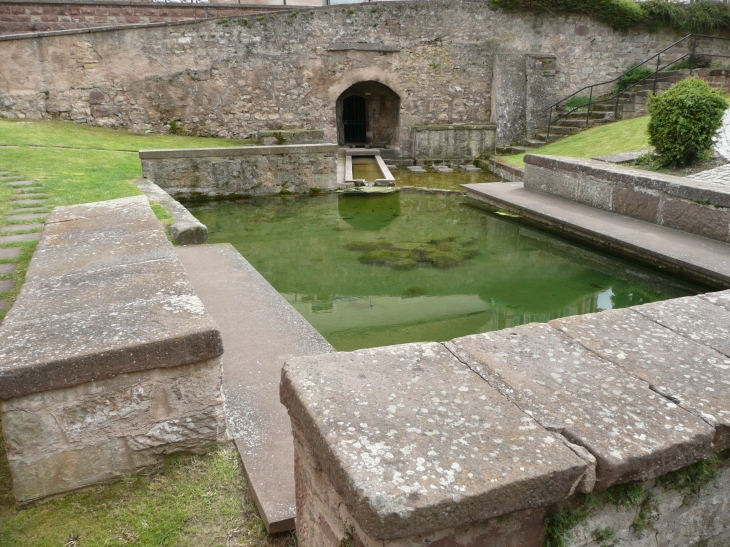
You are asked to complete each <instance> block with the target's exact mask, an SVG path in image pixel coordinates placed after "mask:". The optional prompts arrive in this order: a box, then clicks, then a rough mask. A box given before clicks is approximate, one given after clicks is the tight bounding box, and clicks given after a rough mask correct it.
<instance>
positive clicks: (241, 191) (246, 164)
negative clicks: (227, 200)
mask: <svg viewBox="0 0 730 547" xmlns="http://www.w3.org/2000/svg"><path fill="white" fill-rule="evenodd" d="M337 151H338V148H337V145H334V144H302V145H280V146H247V147H244V148H199V149H185V150H142V151H140V153H139V157H140V159H141V160H142V172H143V173H144V176H145V177H146V178H148V179H150V180H153V181H154V182H155V183H156V184H158V185H159V186H160V187H161V188H163V189H165V190H166V191H167V192H168V193H169V194H170V195H172V196H174V197H177V198H188V199H189V198H195V197H201V196H208V197H221V196H264V195H272V194H278V193H280V192H282V191H284V192H291V193H296V194H303V193H309V192H310V191H312V190H314V189H317V190H318V191H323V192H324V191H331V190H335V189H337V182H338V181H337Z"/></svg>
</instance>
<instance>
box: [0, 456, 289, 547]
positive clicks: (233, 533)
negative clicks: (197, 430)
mask: <svg viewBox="0 0 730 547" xmlns="http://www.w3.org/2000/svg"><path fill="white" fill-rule="evenodd" d="M0 444H1V443H0ZM11 485H12V483H11V478H10V473H9V469H8V465H7V459H6V458H5V453H4V450H2V448H0V545H8V546H10V545H13V546H14V547H26V546H33V547H46V546H48V547H60V546H78V547H81V546H97V545H99V546H101V545H104V546H107V545H108V546H117V545H135V546H171V545H175V546H187V545H190V546H199V545H205V546H228V545H241V546H250V547H285V546H290V545H296V540H295V538H294V537H293V536H292V535H291V534H279V535H277V536H271V537H270V536H268V535H267V534H266V527H265V526H264V523H263V521H262V520H261V519H260V518H259V516H258V514H257V512H256V507H255V505H254V502H253V499H252V497H251V494H250V492H249V491H248V489H247V487H246V485H245V482H244V480H243V470H242V466H241V462H240V459H239V457H238V453H237V452H236V449H235V448H233V447H232V446H225V447H219V448H215V449H212V450H211V451H210V452H208V453H207V454H204V455H202V456H189V455H176V456H168V457H167V458H166V460H165V463H164V465H163V466H162V468H161V469H156V470H154V471H147V472H144V473H140V474H138V475H133V476H129V477H125V478H124V479H122V480H120V481H118V482H116V483H114V484H109V485H104V486H96V487H92V488H89V489H87V490H84V491H80V492H75V493H72V494H69V495H67V496H65V497H62V498H58V499H55V500H50V501H47V502H44V503H39V504H36V505H34V506H32V507H30V508H27V509H22V510H18V509H16V508H15V505H14V502H13V494H12V488H11Z"/></svg>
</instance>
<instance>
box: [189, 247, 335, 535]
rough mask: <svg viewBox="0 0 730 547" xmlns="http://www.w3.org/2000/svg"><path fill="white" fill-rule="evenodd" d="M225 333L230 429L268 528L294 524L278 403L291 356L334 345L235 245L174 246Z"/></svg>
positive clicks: (286, 427)
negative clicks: (286, 363)
mask: <svg viewBox="0 0 730 547" xmlns="http://www.w3.org/2000/svg"><path fill="white" fill-rule="evenodd" d="M175 250H176V251H177V254H178V256H179V257H180V260H181V261H182V263H183V266H184V267H185V269H186V270H187V273H188V275H189V276H190V282H191V283H192V285H193V288H194V289H195V292H196V293H197V295H198V296H199V298H200V299H201V300H202V302H203V304H204V305H205V309H206V310H207V311H208V313H210V314H211V316H213V319H215V322H216V323H217V324H218V327H219V329H220V332H221V335H222V337H223V348H224V351H225V353H224V355H223V391H224V393H225V396H226V413H227V417H228V427H229V431H230V433H231V435H232V436H233V439H234V442H235V443H236V447H237V448H238V451H239V453H240V454H241V460H242V461H243V466H244V468H245V470H246V477H247V479H248V481H249V483H250V485H251V490H252V492H253V494H254V499H255V501H256V505H257V506H258V509H259V512H260V514H261V518H262V519H263V520H264V523H265V524H266V529H267V530H268V532H269V533H276V532H284V531H287V530H293V529H294V518H295V515H296V500H295V495H294V446H293V439H292V434H291V423H290V421H289V415H288V414H287V411H286V409H285V408H284V406H283V405H281V403H280V402H279V381H280V379H281V367H282V365H283V364H284V360H285V358H286V357H287V356H294V355H297V356H299V355H302V356H305V355H318V354H323V353H329V352H333V351H334V348H333V347H332V346H331V345H330V344H329V343H328V342H327V341H326V340H325V339H324V338H323V337H322V335H321V334H319V333H318V332H317V331H316V330H315V329H314V327H312V326H311V325H310V324H309V323H308V322H307V321H306V320H305V319H304V318H303V317H302V316H301V315H300V314H299V312H297V311H296V310H295V309H294V308H293V307H292V306H291V305H290V304H289V303H288V302H287V301H286V300H285V299H284V297H282V296H281V295H280V294H279V293H278V292H277V291H276V290H275V289H274V288H273V287H272V286H271V285H270V284H269V283H268V282H267V281H266V280H265V279H264V278H263V277H262V276H261V274H259V273H258V272H257V271H256V270H255V269H254V268H253V267H252V266H251V265H250V264H249V263H248V262H247V261H246V259H244V258H243V257H242V256H241V255H240V254H239V253H238V251H236V250H235V249H234V248H233V246H232V245H230V244H228V243H225V244H217V245H190V246H185V247H176V249H175Z"/></svg>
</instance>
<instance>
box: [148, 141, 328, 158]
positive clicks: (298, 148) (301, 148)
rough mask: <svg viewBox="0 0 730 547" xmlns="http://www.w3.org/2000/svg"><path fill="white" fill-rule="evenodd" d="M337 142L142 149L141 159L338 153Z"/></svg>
mask: <svg viewBox="0 0 730 547" xmlns="http://www.w3.org/2000/svg"><path fill="white" fill-rule="evenodd" d="M338 150H339V147H338V146H337V145H336V144H280V145H273V146H242V147H235V148H181V149H177V150H175V149H173V150H140V151H139V158H140V159H141V160H161V159H171V158H205V157H217V158H220V157H234V156H269V155H287V154H296V155H302V154H312V153H314V154H323V153H328V152H331V153H334V154H336V153H337V152H338Z"/></svg>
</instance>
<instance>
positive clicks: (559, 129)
mask: <svg viewBox="0 0 730 547" xmlns="http://www.w3.org/2000/svg"><path fill="white" fill-rule="evenodd" d="M561 121H562V120H561ZM580 131H581V128H580V127H573V126H570V125H553V126H551V127H550V134H551V135H575V134H577V133H580Z"/></svg>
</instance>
